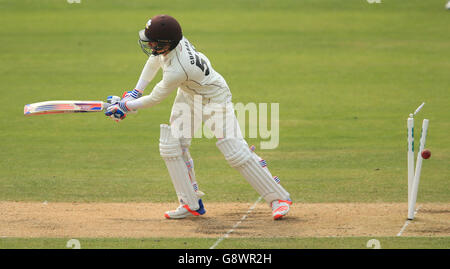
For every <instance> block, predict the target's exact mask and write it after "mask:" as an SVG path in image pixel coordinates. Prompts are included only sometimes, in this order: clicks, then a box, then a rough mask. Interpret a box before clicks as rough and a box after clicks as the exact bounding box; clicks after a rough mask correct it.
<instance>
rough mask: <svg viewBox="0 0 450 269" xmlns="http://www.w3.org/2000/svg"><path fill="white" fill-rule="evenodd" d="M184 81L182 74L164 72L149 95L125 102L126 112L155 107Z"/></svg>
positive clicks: (184, 77) (184, 76)
mask: <svg viewBox="0 0 450 269" xmlns="http://www.w3.org/2000/svg"><path fill="white" fill-rule="evenodd" d="M185 80H186V75H185V74H184V73H179V72H164V74H163V79H162V80H161V81H160V82H159V83H158V84H156V86H155V87H154V88H153V91H152V92H151V93H150V94H149V95H146V96H143V97H141V98H139V99H136V100H132V101H128V102H126V107H127V108H128V110H138V109H142V108H148V107H152V106H155V105H157V104H159V103H161V102H162V101H163V100H164V99H165V98H167V96H169V95H170V94H171V93H172V92H173V91H174V90H175V89H177V88H178V87H179V86H180V84H181V83H182V82H183V81H185Z"/></svg>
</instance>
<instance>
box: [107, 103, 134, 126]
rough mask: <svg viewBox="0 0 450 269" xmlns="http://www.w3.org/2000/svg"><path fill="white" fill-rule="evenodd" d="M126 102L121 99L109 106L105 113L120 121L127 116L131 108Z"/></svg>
mask: <svg viewBox="0 0 450 269" xmlns="http://www.w3.org/2000/svg"><path fill="white" fill-rule="evenodd" d="M125 103H126V102H124V101H120V102H118V103H116V104H114V105H111V106H109V107H108V108H107V109H106V112H105V115H106V116H108V117H110V118H111V119H113V120H115V121H116V122H119V121H121V120H123V119H125V118H126V117H127V113H128V112H129V109H128V108H127V106H126V104H125Z"/></svg>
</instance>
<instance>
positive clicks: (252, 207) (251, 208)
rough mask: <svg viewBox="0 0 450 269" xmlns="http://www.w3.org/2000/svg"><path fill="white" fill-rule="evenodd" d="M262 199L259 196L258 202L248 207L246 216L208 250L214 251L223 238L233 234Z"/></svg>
mask: <svg viewBox="0 0 450 269" xmlns="http://www.w3.org/2000/svg"><path fill="white" fill-rule="evenodd" d="M261 199H262V197H261V196H260V197H259V198H258V200H256V202H255V203H254V204H253V205H252V206H251V207H250V209H249V210H247V212H246V214H245V215H244V216H242V218H241V219H240V220H239V221H238V222H236V224H234V225H233V227H232V228H231V229H230V230H229V231H228V232H226V233H225V234H224V235H223V236H222V237H220V238H219V239H217V241H216V242H215V243H214V245H212V246H211V247H210V248H209V249H215V248H216V247H217V246H218V245H219V244H220V242H222V241H223V240H224V239H225V238H228V237H229V236H230V234H231V233H233V232H234V230H235V229H236V228H237V227H238V226H239V225H241V223H242V222H243V221H244V220H245V219H246V218H247V217H248V215H250V213H251V212H252V211H253V209H255V207H256V205H257V204H258V203H259V201H261Z"/></svg>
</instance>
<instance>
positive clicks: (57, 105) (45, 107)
mask: <svg viewBox="0 0 450 269" xmlns="http://www.w3.org/2000/svg"><path fill="white" fill-rule="evenodd" d="M105 108H106V105H105V103H104V102H102V101H45V102H39V103H32V104H27V105H25V107H24V108H23V114H24V115H25V116H35V115H46V114H60V113H81V112H101V111H103V110H104V109H105Z"/></svg>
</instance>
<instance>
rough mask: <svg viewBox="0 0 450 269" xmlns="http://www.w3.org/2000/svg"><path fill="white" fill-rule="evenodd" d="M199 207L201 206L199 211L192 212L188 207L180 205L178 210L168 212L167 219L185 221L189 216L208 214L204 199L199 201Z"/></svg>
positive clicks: (165, 215)
mask: <svg viewBox="0 0 450 269" xmlns="http://www.w3.org/2000/svg"><path fill="white" fill-rule="evenodd" d="M198 205H199V206H200V208H199V209H197V210H191V209H190V208H189V206H188V205H180V206H179V207H178V208H177V209H175V210H172V211H167V212H166V213H165V214H164V217H166V219H184V218H186V217H189V216H200V215H203V214H205V213H206V210H205V207H204V206H203V202H202V199H199V200H198Z"/></svg>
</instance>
